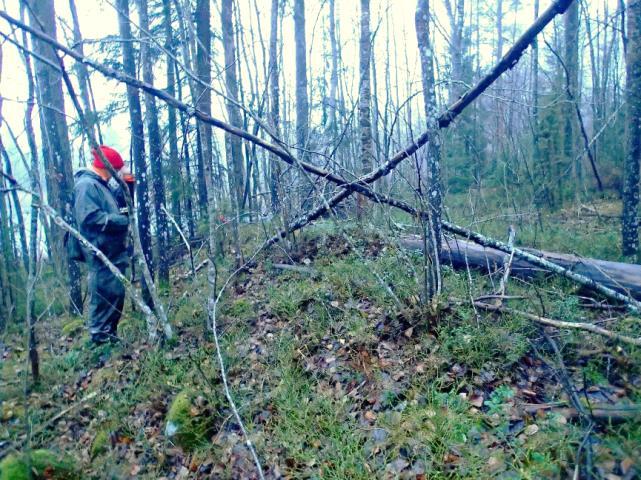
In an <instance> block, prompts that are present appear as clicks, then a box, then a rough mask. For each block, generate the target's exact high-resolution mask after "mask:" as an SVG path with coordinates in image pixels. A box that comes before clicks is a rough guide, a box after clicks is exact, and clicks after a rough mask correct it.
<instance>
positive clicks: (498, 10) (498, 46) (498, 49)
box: [495, 0, 503, 62]
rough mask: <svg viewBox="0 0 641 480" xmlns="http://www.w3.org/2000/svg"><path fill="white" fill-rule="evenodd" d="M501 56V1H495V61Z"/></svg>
mask: <svg viewBox="0 0 641 480" xmlns="http://www.w3.org/2000/svg"><path fill="white" fill-rule="evenodd" d="M502 56H503V0H496V59H495V60H496V61H497V62H498V61H499V60H501V57H502Z"/></svg>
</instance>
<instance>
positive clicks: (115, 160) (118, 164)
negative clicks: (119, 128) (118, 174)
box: [91, 145, 125, 170]
mask: <svg viewBox="0 0 641 480" xmlns="http://www.w3.org/2000/svg"><path fill="white" fill-rule="evenodd" d="M100 150H102V153H103V154H104V156H105V158H106V159H107V160H108V161H109V163H111V166H112V167H114V170H120V169H121V168H122V167H124V166H125V162H124V161H123V159H122V157H121V156H120V154H119V153H118V152H116V151H115V150H114V149H113V148H111V147H107V146H106V145H101V146H100ZM91 154H92V155H93V166H94V167H96V168H105V164H104V163H102V159H101V158H100V154H99V153H98V152H97V151H96V149H95V148H94V149H92V150H91Z"/></svg>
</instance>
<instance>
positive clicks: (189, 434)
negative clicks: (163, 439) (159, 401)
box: [165, 389, 221, 451]
mask: <svg viewBox="0 0 641 480" xmlns="http://www.w3.org/2000/svg"><path fill="white" fill-rule="evenodd" d="M220 407H221V404H220V402H219V401H218V400H217V399H214V400H213V401H212V400H211V398H209V399H208V398H207V397H206V396H205V395H202V394H199V393H198V392H196V391H194V390H191V389H185V390H183V391H182V392H180V393H179V394H178V395H176V397H175V398H174V401H173V402H172V404H171V407H170V408H169V411H168V412H167V417H166V425H165V434H166V435H167V437H169V438H170V439H171V440H172V441H173V442H174V443H175V444H176V445H179V446H180V447H182V448H183V449H185V450H187V451H192V450H194V449H196V448H197V447H199V446H201V445H204V444H206V443H207V442H208V441H209V438H210V437H211V436H212V435H213V434H214V432H215V431H216V426H217V424H218V423H219V420H220V411H219V410H220Z"/></svg>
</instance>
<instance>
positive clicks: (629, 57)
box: [622, 0, 641, 255]
mask: <svg viewBox="0 0 641 480" xmlns="http://www.w3.org/2000/svg"><path fill="white" fill-rule="evenodd" d="M626 101H627V112H626V113H627V115H626V116H627V118H626V128H627V139H628V140H627V142H628V144H627V152H626V157H625V163H624V187H623V217H622V237H623V249H622V250H623V254H624V255H635V254H636V255H638V254H639V218H638V215H639V165H640V163H641V3H640V2H638V1H637V0H628V48H627V54H626Z"/></svg>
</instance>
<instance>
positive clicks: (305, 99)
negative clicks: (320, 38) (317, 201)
mask: <svg viewBox="0 0 641 480" xmlns="http://www.w3.org/2000/svg"><path fill="white" fill-rule="evenodd" d="M294 40H295V43H296V146H297V147H298V148H299V149H303V150H302V151H301V155H299V157H300V158H301V159H302V160H303V161H307V159H308V157H309V155H308V154H307V151H306V150H307V148H306V146H307V141H308V136H309V96H308V93H307V39H306V37H305V0H294ZM303 200H306V199H303Z"/></svg>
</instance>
